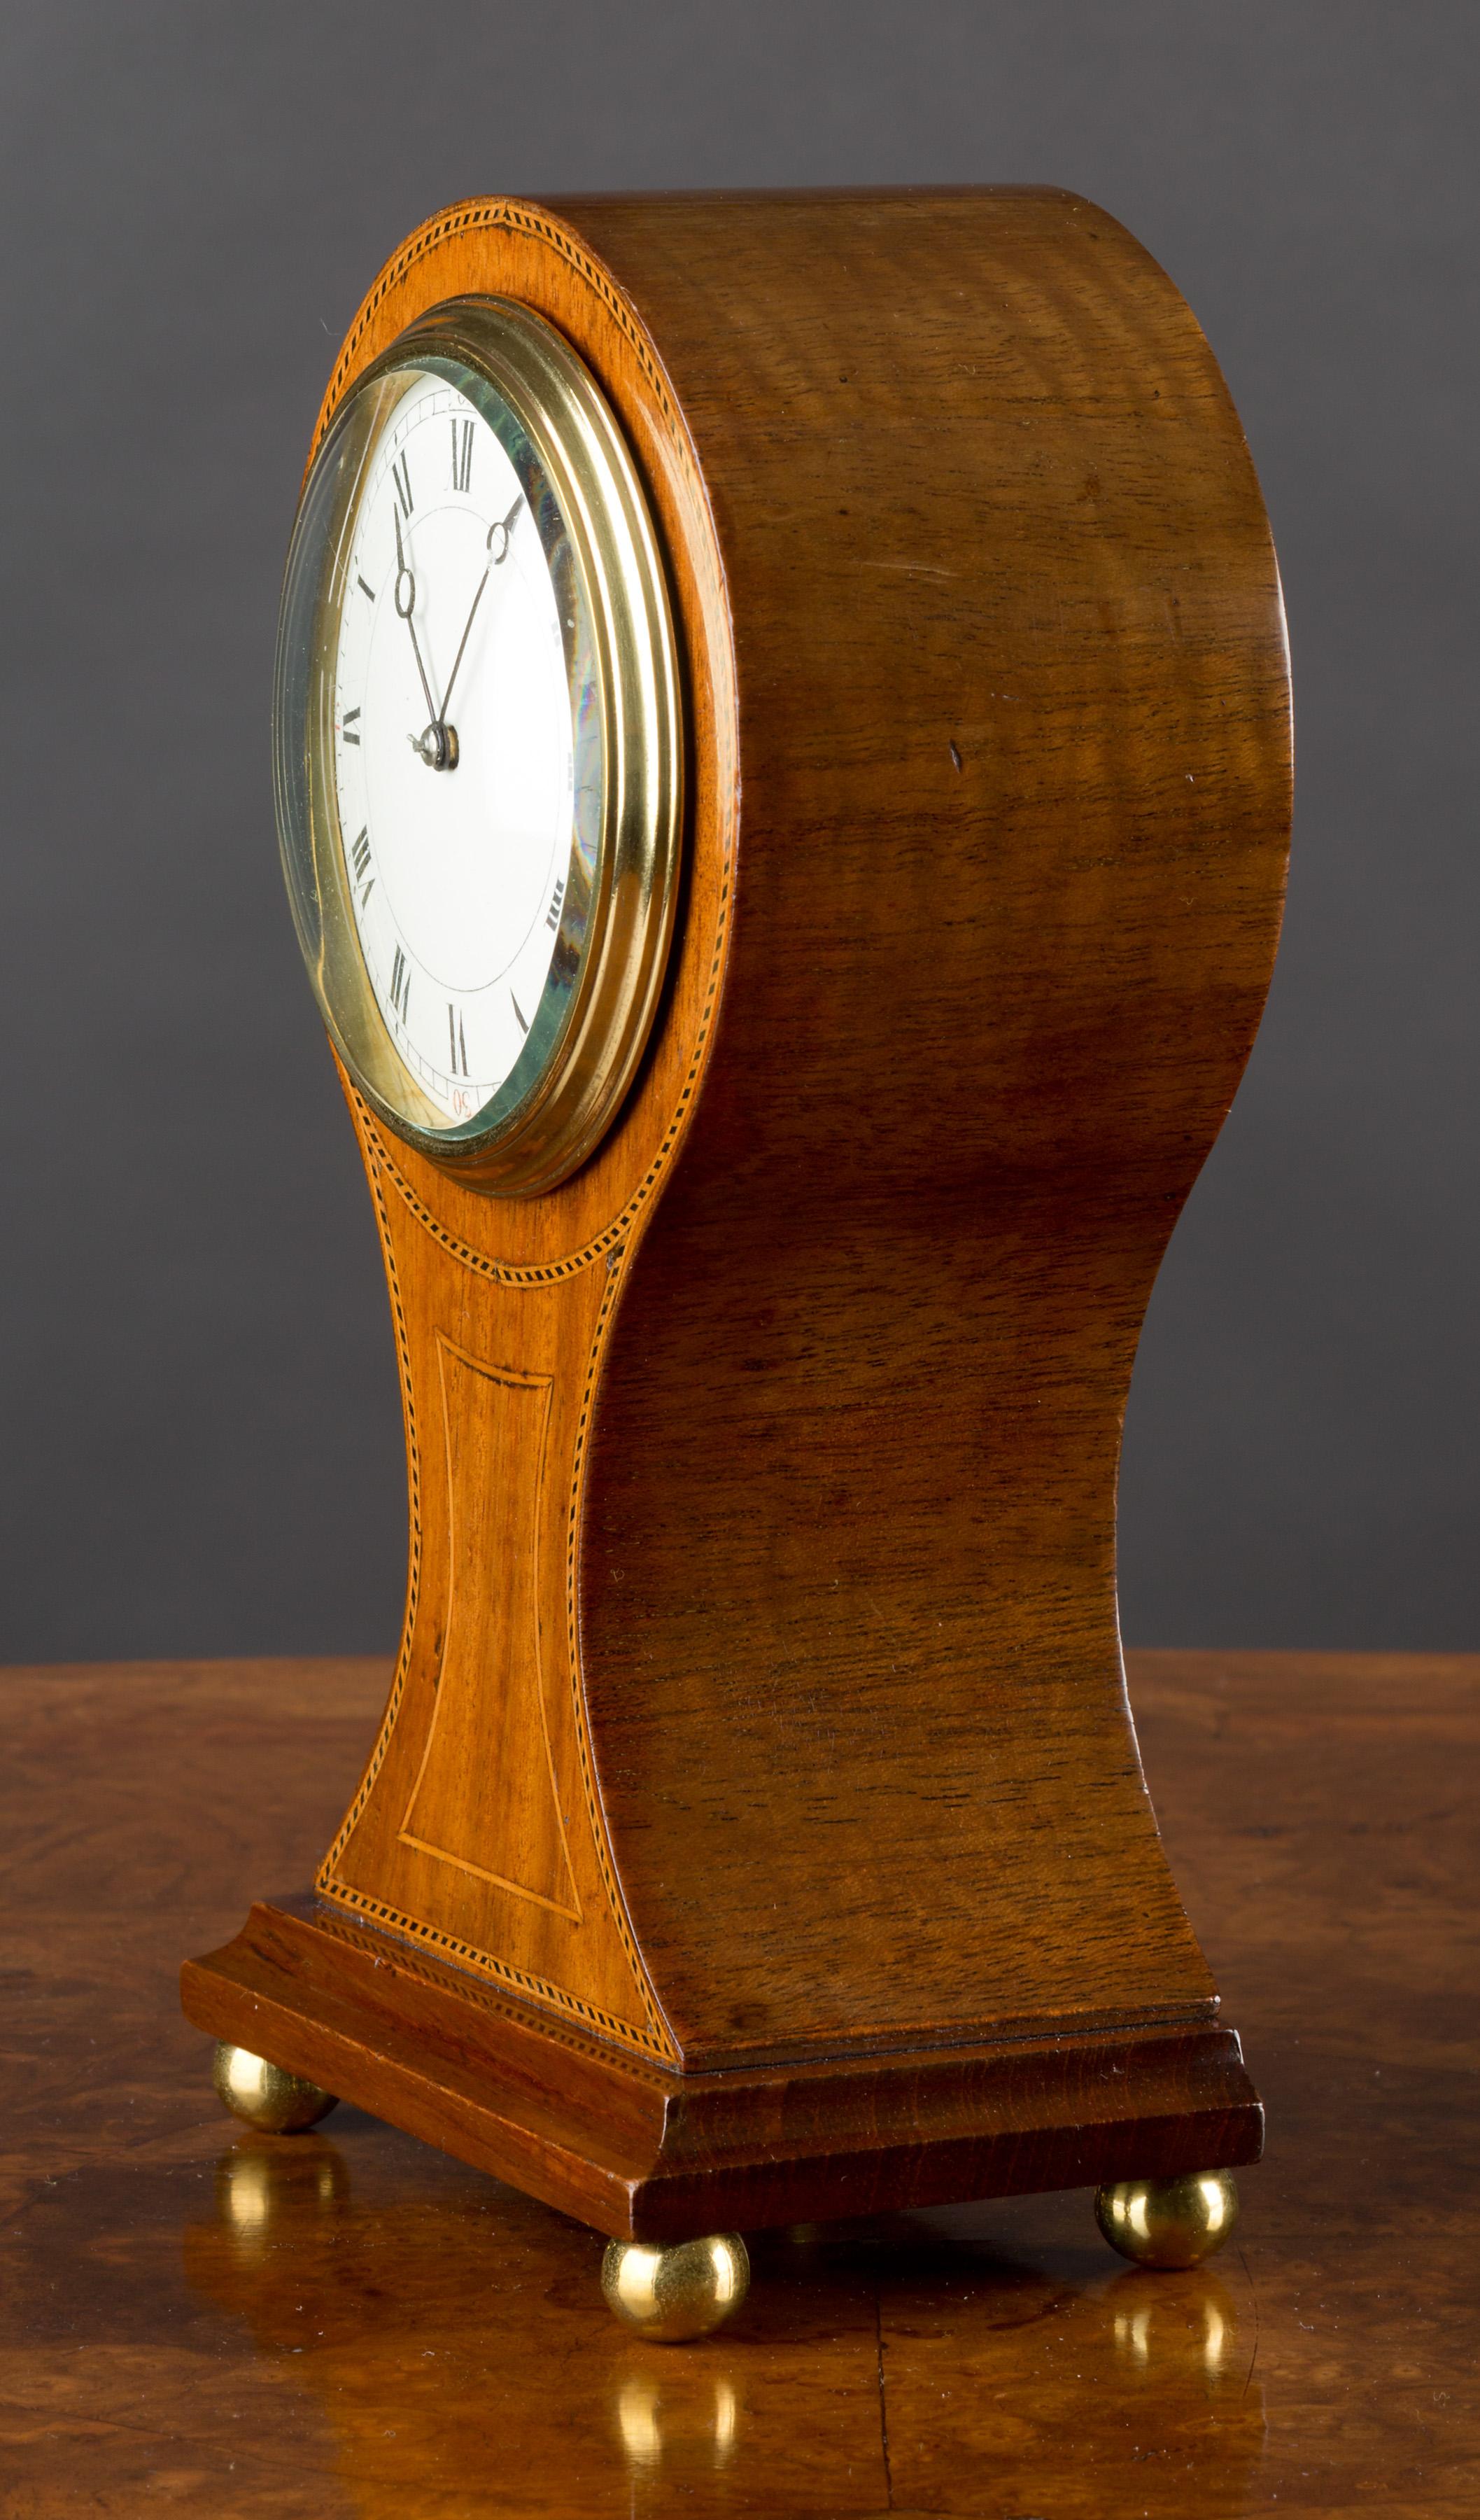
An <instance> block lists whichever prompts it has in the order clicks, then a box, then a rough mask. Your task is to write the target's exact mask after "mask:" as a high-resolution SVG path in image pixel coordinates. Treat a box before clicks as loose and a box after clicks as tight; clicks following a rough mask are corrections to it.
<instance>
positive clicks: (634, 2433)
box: [0, 1653, 1480, 2520]
mask: <svg viewBox="0 0 1480 2520" xmlns="http://www.w3.org/2000/svg"><path fill="white" fill-rule="evenodd" d="M384 1685H385V1669H384V1666H382V1665H381V1664H378V1663H371V1662H348V1661H345V1662H277V1663H263V1662H258V1663H196V1664H150V1665H119V1666H113V1667H95V1668H90V1669H62V1670H48V1671H13V1672H8V1673H5V1674H3V1675H0V1698H3V1705H0V1739H3V1741H4V1743H5V1745H6V1747H5V1757H4V1761H3V1763H0V1780H3V1796H4V1825H3V1833H0V1868H3V1876H4V1899H5V1919H4V1940H3V1946H0V1985H3V1987H4V1991H5V2001H4V2052H5V2085H4V2093H3V2103H0V2178H3V2188H0V2230H3V2247H0V2285H3V2294H0V2513H3V2514H4V2515H5V2520H49V2515H51V2514H57V2513H67V2514H71V2513H81V2512H88V2513H104V2514H129V2515H132V2514H134V2513H138V2512H143V2511H146V2510H150V2511H153V2510H157V2509H160V2508H165V2509H167V2508H170V2507H173V2508H176V2509H180V2510H184V2511H188V2512H198V2511H199V2512H205V2511H209V2512H211V2513H213V2514H219V2515H236V2514H247V2513H251V2514H258V2513H260V2514H264V2515H265V2514H271V2515H274V2520H298V2515H300V2514H301V2515H304V2520H308V2515H312V2520H337V2515H340V2514H344V2515H350V2514H353V2515H364V2520H380V2515H382V2514H383V2515H386V2516H387V2520H388V2515H390V2514H392V2513H394V2514H396V2515H397V2520H406V2515H410V2520H484V2515H490V2516H491V2515H494V2514H505V2513H510V2514H514V2513H531V2514H533V2513H560V2514H566V2513H569V2514H577V2513H578V2514H581V2515H583V2520H585V2515H591V2520H600V2515H605V2514H607V2513H611V2514H617V2513H621V2514H624V2515H628V2520H634V2515H638V2514H657V2513H666V2512H669V2511H672V2512H683V2513H686V2514H703V2513H707V2512H715V2513H731V2512H737V2513H738V2512H751V2513H763V2514H766V2515H767V2516H768V2520H785V2515H788V2514H817V2515H822V2514H829V2515H830V2514H837V2515H844V2514H846V2515H850V2520H851V2515H873V2514H882V2513H885V2512H892V2513H899V2514H909V2513H926V2512H931V2513H953V2514H954V2513H961V2514H967V2513H971V2514H975V2513H981V2514H990V2515H992V2520H1033V2515H1039V2520H1060V2515H1062V2516H1063V2520H1069V2515H1086V2520H1089V2516H1090V2515H1093V2516H1094V2520H1122V2515H1124V2516H1125V2520H1131V2515H1142V2514H1154V2515H1162V2514H1177V2515H1181V2514H1193V2513H1196V2514H1202V2513H1211V2514H1218V2515H1233V2514H1237V2513H1243V2512H1255V2511H1259V2512H1262V2511H1265V2510H1266V2509H1276V2510H1278V2511H1283V2512H1289V2511H1322V2512H1325V2513H1332V2512H1356V2511H1368V2510H1370V2511H1373V2512H1381V2513H1383V2514H1384V2515H1386V2520H1405V2515H1413V2520H1418V2515H1423V2520H1436V2515H1444V2514H1450V2513H1454V2514H1456V2515H1458V2514H1460V2513H1463V2514H1465V2515H1467V2520H1468V2515H1473V2514H1474V2513H1475V2512H1477V2511H1480V2394H1477V2388H1476V2356H1477V2342H1480V2316H1477V2311H1480V2193H1477V2180H1476V2170H1477V2155H1480V2142H1477V2132H1480V2106H1477V2102H1480V2077H1477V2067H1480V2041H1477V2036H1476V2031H1477V2024H1476V2012H1475V1988H1476V1979H1477V1971H1476V1950H1475V1946H1476V1938H1477V1929H1476V1917H1477V1912H1480V1830H1477V1827H1476V1820H1475V1814H1476V1808H1477V1798H1476V1791H1475V1785H1476V1764H1477V1758H1476V1754H1477V1750H1480V1656H1471V1657H1458V1656H1456V1657H1437V1656H1422V1657H1419V1656H1401V1655H1383V1656H1354V1655H1344V1656H1334V1655H1332V1656H1319V1655H1308V1654H1182V1653H1153V1654H1138V1655H1135V1656H1133V1657H1132V1696H1133V1700H1134V1703H1135V1706H1136V1711H1137V1716H1138V1720H1139V1724H1140V1729H1141V1734H1142V1742H1143V1748H1144V1755H1145V1761H1146V1767H1147V1771H1148V1775H1149V1778H1150V1781H1151V1786H1152V1791H1153V1793H1154V1795H1155V1798H1156V1802H1157V1806H1158V1809H1159V1812H1160V1815H1161V1819H1162V1823H1163V1826H1164V1830H1165V1835H1166V1838H1167V1842H1168V1845H1169V1848H1170V1851H1171V1855H1172V1860H1173V1863H1174V1866H1175V1868H1176V1871H1177V1874H1178V1878H1179V1881H1180V1883H1181V1886H1182V1889H1183V1892H1184V1894H1185V1896H1186V1899H1187V1902H1188V1907H1189V1909H1190V1911H1191V1914H1192V1919H1193V1922H1194V1924H1195V1925H1196V1927H1197V1928H1198V1931H1199V1933H1200V1934H1201V1936H1202V1939H1203V1942H1204V1945H1205V1948H1206V1949H1207V1952H1208V1954H1209V1957H1210V1958H1211V1960H1212V1962H1213V1966H1214V1968H1215V1970H1216V1972H1217V1974H1218V1976H1219V1978H1220V1980H1221V1982H1222V1985H1223V1989H1224V1994H1225V1998H1226V2001H1227V2003H1228V2007H1229V2011H1230V2015H1231V2017H1232V2018H1233V2019H1234V2020H1236V2021H1237V2022H1238V2024H1239V2025H1240V2028H1241V2029H1242V2031H1243V2034H1244V2038H1245V2043H1246V2048H1247V2051H1248V2055H1249V2059H1250V2063H1251V2065H1252V2068H1253V2071H1254V2075H1255V2078H1256V2080H1257V2082H1258V2083H1259V2085H1260V2088H1261V2090H1262V2092H1263V2093H1264V2096H1265V2098H1266V2101H1267V2103H1268V2107H1269V2122H1270V2134H1269V2149H1268V2154H1267V2157H1266V2160H1265V2163H1264V2165H1263V2166H1262V2167H1261V2168H1260V2169H1258V2170H1256V2171H1250V2172H1248V2173H1245V2174H1241V2185H1242V2192H1243V2199H1244V2214H1243V2221H1242V2224H1241V2227H1240V2228H1239V2230H1238V2232H1237V2234H1236V2236H1235V2240H1234V2243H1233V2245H1232V2246H1231V2247H1230V2249H1229V2250H1228V2251H1227V2252H1226V2253H1225V2254H1224V2255H1223V2256H1222V2257H1220V2258H1218V2259H1216V2260H1214V2261H1212V2262H1211V2263H1210V2264H1209V2265H1208V2266H1207V2267H1205V2268H1203V2269H1201V2270H1199V2271H1198V2272H1197V2273H1191V2274H1181V2275H1155V2274H1148V2273H1140V2272H1135V2271H1133V2270H1131V2269H1129V2268H1127V2267H1125V2266H1124V2265H1122V2264H1121V2262H1120V2261H1119V2260H1118V2259H1116V2258H1113V2257H1112V2256H1111V2255H1110V2254H1109V2252H1108V2251H1107V2250H1106V2249H1105V2247H1104V2246H1103V2244H1102V2242H1101V2241H1100V2240H1099V2236H1098V2235H1097V2233H1096V2230H1095V2228H1094V2224H1093V2221H1092V2218H1091V2213H1090V2199H1089V2197H1088V2195H1086V2194H1074V2195H1061V2196H1047V2197H1024V2198H1019V2199H1015V2200H1013V2201H1011V2202H1009V2203H999V2204H981V2205H972V2206H963V2207H957V2208H953V2209H950V2210H938V2211H935V2212H931V2213H926V2214H919V2215H913V2216H908V2217H899V2218H897V2219H893V2220H889V2221H882V2222H877V2223H873V2224H867V2225H861V2224H850V2225H846V2226H841V2225H839V2226H830V2227H822V2228H811V2229H802V2230H793V2231H789V2232H786V2233H785V2234H777V2235H773V2236H770V2237H765V2238H762V2239H760V2240H758V2242H757V2244H756V2248H755V2252H754V2259H755V2280H754V2283H753V2287H752V2290H751V2294H750V2298H749V2300H748V2302H747V2303H746V2305H745V2308H744V2310H743V2312H742V2313H741V2315H740V2318H739V2319H738V2320H737V2322H736V2323H735V2325H734V2326H733V2327H731V2328H728V2329H726V2330H725V2331H724V2333H723V2334H722V2335H720V2336H719V2337H716V2338H713V2339H710V2340H709V2341H708V2342H706V2343H705V2344H703V2345H700V2346H696V2347H690V2348H663V2347H659V2346H652V2345H642V2344H639V2343H637V2342H635V2341H634V2340H632V2339H631V2338H628V2337H626V2336H624V2335H623V2334H622V2332H621V2331H619V2330H618V2329H617V2328H616V2326H615V2325H614V2324H613V2323H612V2321H611V2320H610V2318H608V2317H607V2315H606V2313H605V2310H604V2309H603V2307H602V2305H601V2302H600V2299H599V2296H598V2292H597V2269H598V2265H599V2261H600V2256H601V2243H600V2242H599V2241H598V2240H597V2239H596V2238H595V2237H594V2235H593V2234H592V2233H590V2232H589V2231H587V2230H585V2229H584V2228H581V2227H580V2226H579V2225H577V2224H574V2223H570V2222H567V2221H565V2220H564V2219H563V2218H562V2217H561V2216H560V2215H557V2214H555V2213H552V2212H550V2211H549V2210H547V2209H546V2208H544V2207H542V2206H539V2205H535V2204H532V2203H530V2202H528V2201H527V2200H526V2199H525V2198H523V2197H522V2196H519V2195H517V2194H516V2193H515V2192H514V2191H513V2190H512V2189H509V2188H505V2187H501V2186H499V2185H497V2184H496V2183H494V2182H492V2181H490V2180H488V2179H486V2178H483V2177H480V2176H478V2175H476V2174H474V2173H473V2172H471V2171H469V2170H465V2169H463V2168H462V2167H461V2166H460V2165H459V2164H458V2163H456V2162H454V2161H450V2160H447V2159H445V2158H443V2157H442V2156H441V2155H439V2154H437V2153H434V2152H430V2151H428V2150H426V2148H424V2147H423V2146H421V2145H419V2144H417V2143H415V2142H413V2141H412V2140H411V2139H410V2138H406V2137H403V2136H400V2135H397V2134H395V2133H393V2132H391V2131H390V2130H389V2129H387V2128H384V2127H381V2126H379V2125H377V2124H375V2123H374V2122H373V2121H372V2120H370V2119H368V2118H364V2117H361V2116H359V2115H358V2114H357V2113H356V2112H354V2111H352V2110H349V2109H341V2110H340V2111H339V2112H338V2113H337V2114H336V2116H335V2117H333V2118H332V2119H330V2120H329V2121H328V2123H327V2126H326V2127H325V2128H324V2129H323V2130H322V2131H319V2132H315V2133H313V2134H311V2135H307V2136H299V2137H295V2138H278V2139H276V2140H272V2139H267V2138H251V2137H249V2136H247V2134H246V2133H245V2132H243V2131H242V2130H240V2129H238V2128H236V2127H235V2126H234V2124H233V2122H232V2121H231V2120H229V2119H227V2118H225V2117H223V2116H222V2115H221V2113H220V2112H219V2110H218V2109H217V2107H216V2104H215V2102H214V2100H213V2098H212V2096H211V2093H210V2089H209V2082H208V2061H209V2060H208V2054H207V2051H206V2046H205V2043H204V2042H203V2041H202V2040H201V2039H200V2038H199V2037H198V2035H197V2034H196V2033H194V2032H192V2031H191V2030H189V2029H188V2028H187V2027H186V2025H185V2023H184V2021H183V2020H182V2019H181V2017H180V2014H179V2009H178V2003H177V1998H176V1991H175V1980H176V1972H177V1969H178V1965H179V1962H180V1959H181V1958H182V1957H183V1956H184V1955H185V1954H187V1953H191V1952H199V1951H202V1950H205V1949H207V1948H209V1946H210V1945H211V1944H212V1943H214V1942H217V1941H219V1940H220V1939H221V1938H222V1937H223V1936H225V1935H226V1934H227V1933H229V1932H230V1931H231V1930H233V1929H234V1928H235V1926H236V1925H238V1924H239V1923H240V1921H241V1918H242V1915H243V1913H244V1912H245V1910H246V1907H247V1902H248V1899H249V1898H250V1897H251V1896H253V1895H257V1894H260V1893H263V1892H273V1891H276V1890H280V1889H286V1888H292V1887H293V1886H294V1885H296V1884H299V1883H301V1882H302V1881H303V1880H304V1879H305V1878H306V1877H307V1876H308V1874H309V1872H310V1869H311V1867H312V1863H313V1860H314V1857H315V1855H316V1854H317V1852H318V1851H319V1850H320V1849H321V1848H322V1846H323V1845H324V1843H325V1842H326V1840H327V1839H328V1837H329V1835H330V1833H331V1831H332V1828H333V1826H334V1823H336V1820H337V1818H338V1816H339V1813H340V1811H341V1809H342V1807H343V1804H344V1802H345V1800H346V1797H347V1794H348V1792H349V1790H350V1788H351V1787H352V1784H353V1782H354V1778H355V1777H356V1775H357V1773H358V1767H359V1763H360V1760H361V1756H362V1753H363V1752H364V1749H365V1746H366V1743H367V1740H368V1738H369V1737H370V1733H371V1729H372V1726H373V1721H374V1717H375V1715H376V1713H377V1711H378V1707H379V1702H380V1698H381V1693H382V1692H383V1688H384Z"/></svg>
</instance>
